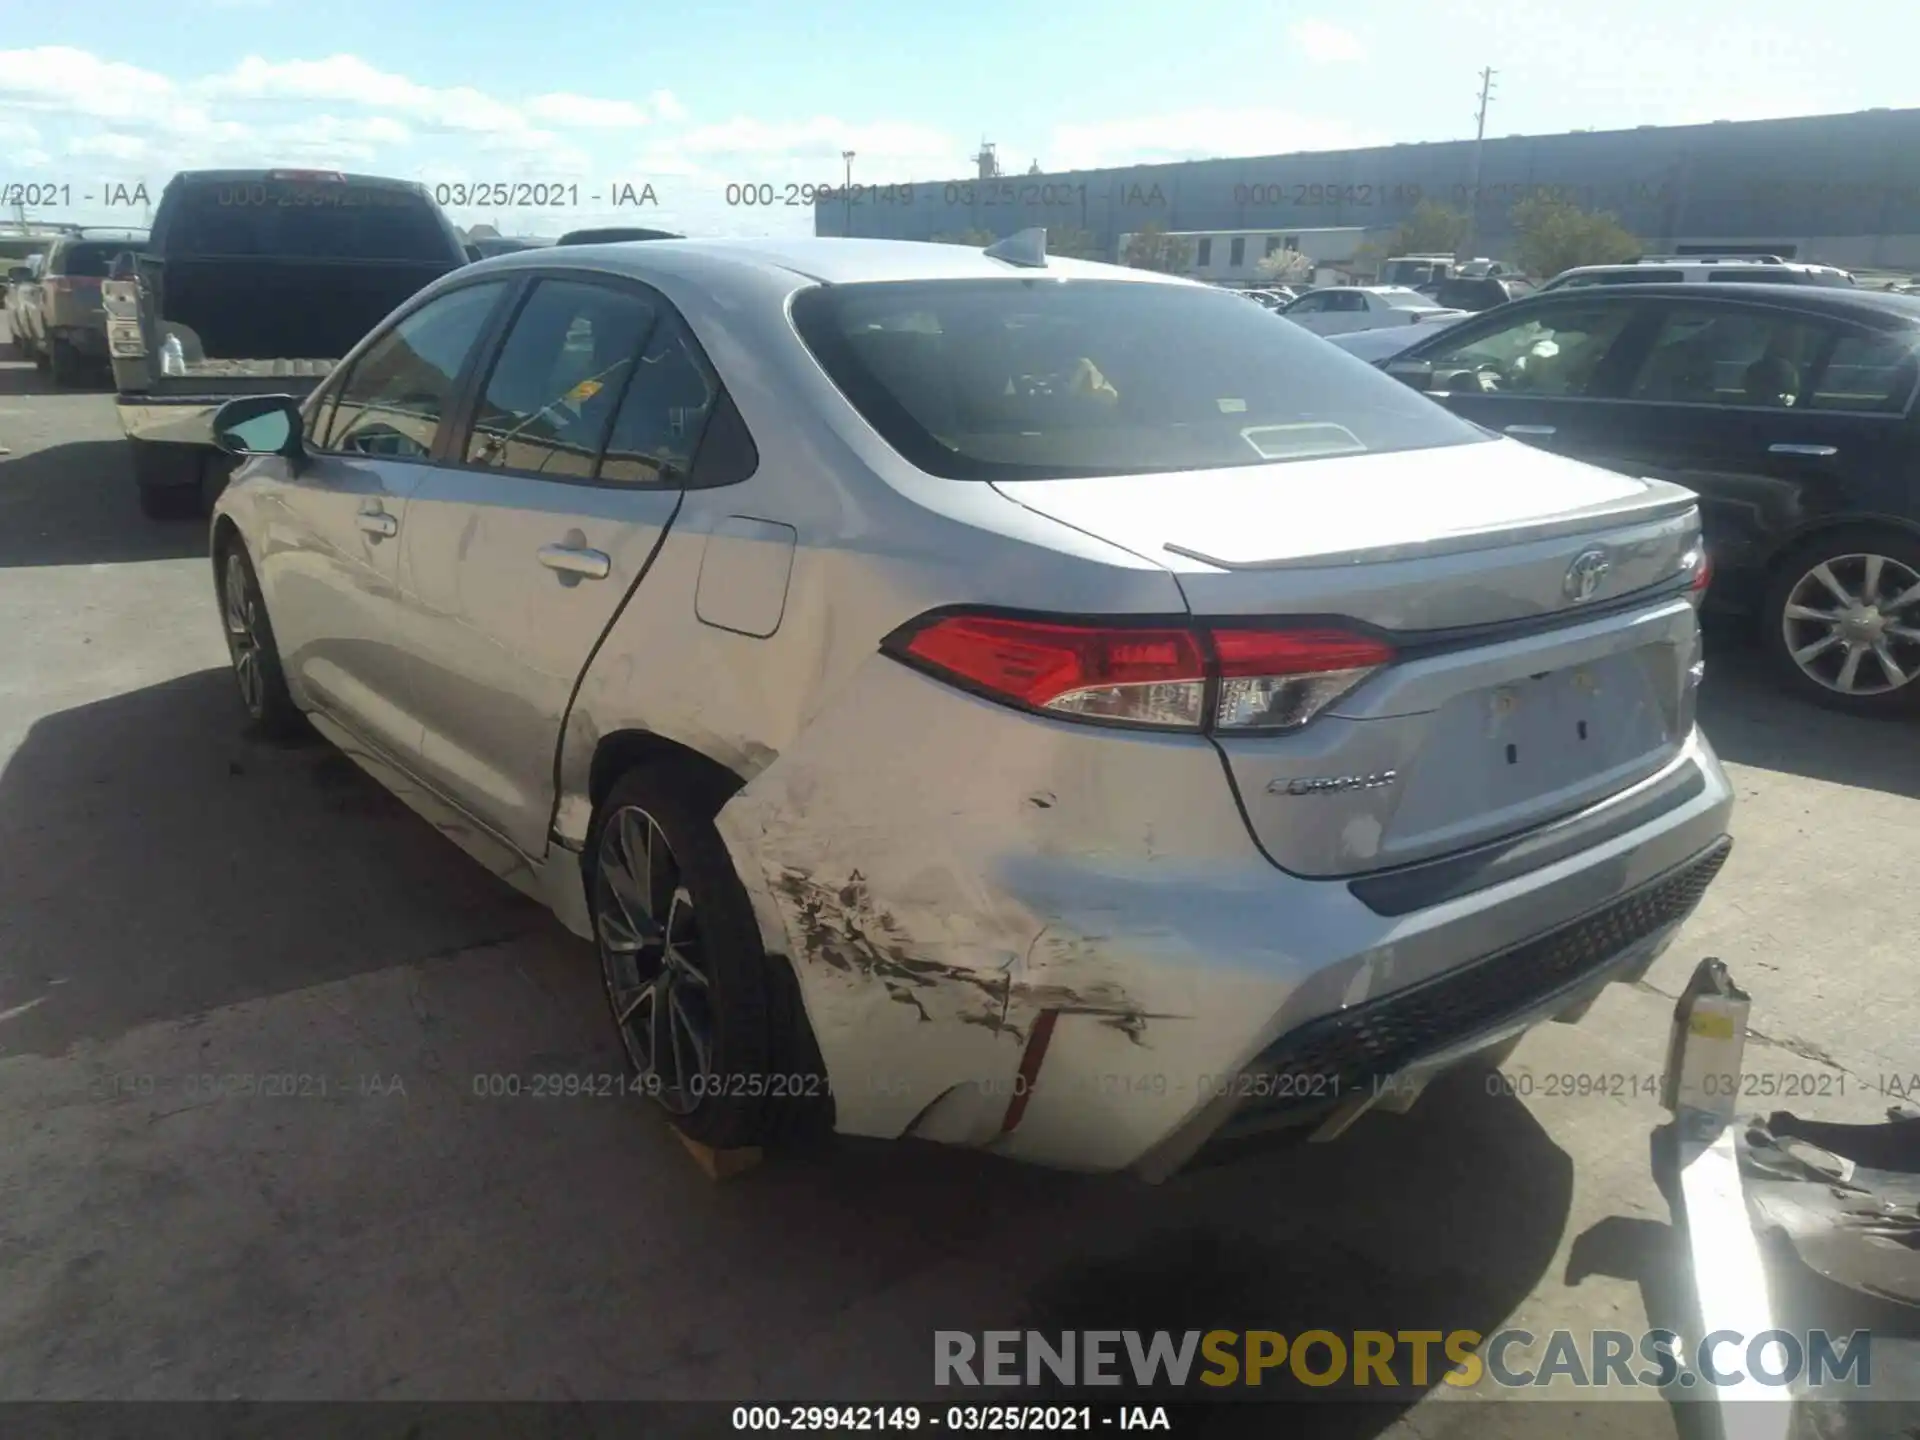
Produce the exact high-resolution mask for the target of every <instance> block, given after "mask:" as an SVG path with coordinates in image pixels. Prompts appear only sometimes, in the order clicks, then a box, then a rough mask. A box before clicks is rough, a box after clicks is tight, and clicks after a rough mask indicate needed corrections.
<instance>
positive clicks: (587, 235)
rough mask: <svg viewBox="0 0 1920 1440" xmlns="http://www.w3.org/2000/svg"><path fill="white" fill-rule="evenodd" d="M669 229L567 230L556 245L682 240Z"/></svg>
mask: <svg viewBox="0 0 1920 1440" xmlns="http://www.w3.org/2000/svg"><path fill="white" fill-rule="evenodd" d="M685 238H686V237H685V236H684V235H676V234H674V233H673V231H671V230H642V229H640V228H639V227H638V226H633V225H613V226H608V227H606V228H604V229H600V230H569V231H568V232H567V233H566V234H564V235H562V236H561V237H560V238H559V239H558V240H556V241H554V242H553V243H554V244H556V245H617V244H621V243H622V242H624V241H628V240H684V239H685Z"/></svg>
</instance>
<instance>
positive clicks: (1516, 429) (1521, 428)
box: [1506, 425, 1553, 435]
mask: <svg viewBox="0 0 1920 1440" xmlns="http://www.w3.org/2000/svg"><path fill="white" fill-rule="evenodd" d="M1506 433H1507V434H1509V435H1551V434H1553V426H1551V425H1509V426H1507V429H1506Z"/></svg>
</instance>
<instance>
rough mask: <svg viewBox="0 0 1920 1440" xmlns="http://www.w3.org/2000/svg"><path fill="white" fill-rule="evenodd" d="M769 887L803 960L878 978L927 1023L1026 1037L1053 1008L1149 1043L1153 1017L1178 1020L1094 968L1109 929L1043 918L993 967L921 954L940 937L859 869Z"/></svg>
mask: <svg viewBox="0 0 1920 1440" xmlns="http://www.w3.org/2000/svg"><path fill="white" fill-rule="evenodd" d="M774 888H775V889H776V891H777V892H778V893H779V895H780V896H781V898H782V900H783V901H784V902H785V904H786V906H787V908H788V910H789V913H790V915H791V916H792V919H793V931H794V934H795V935H796V937H797V938H798V940H799V942H800V951H801V953H800V956H799V958H800V959H801V960H803V961H806V962H811V963H817V964H821V965H826V966H829V967H831V968H832V969H834V970H836V971H839V972H840V973H841V974H843V975H848V976H852V977H856V978H860V979H865V980H870V981H873V982H876V983H878V984H879V985H881V986H882V987H883V988H884V989H885V991H886V994H887V996H888V998H889V999H891V1000H893V1001H895V1002H896V1003H898V1004H902V1005H907V1006H911V1007H912V1008H913V1009H914V1011H915V1012H916V1013H917V1015H918V1018H919V1019H920V1021H922V1022H925V1023H932V1022H933V1021H935V1020H952V1021H956V1022H958V1023H960V1024H963V1025H976V1026H980V1027H982V1028H983V1029H987V1030H991V1031H994V1032H996V1033H1000V1034H1005V1035H1007V1036H1008V1037H1009V1038H1011V1039H1013V1040H1014V1041H1016V1042H1017V1043H1020V1044H1024V1043H1025V1041H1026V1037H1027V1035H1028V1033H1029V1032H1030V1030H1031V1027H1032V1024H1033V1021H1034V1020H1035V1019H1036V1018H1037V1017H1038V1016H1039V1015H1040V1014H1041V1013H1042V1012H1044V1011H1049V1010H1051V1011H1055V1012H1057V1013H1060V1014H1068V1015H1093V1016H1097V1017H1099V1019H1100V1023H1101V1024H1103V1025H1107V1026H1109V1027H1110V1028H1112V1029H1114V1030H1117V1031H1119V1032H1120V1033H1121V1034H1123V1035H1125V1036H1126V1037H1127V1038H1128V1039H1129V1040H1131V1041H1132V1042H1133V1043H1134V1044H1136V1045H1141V1046H1145V1044H1146V1039H1145V1037H1146V1034H1147V1031H1148V1024H1149V1022H1150V1021H1153V1020H1158V1019H1172V1018H1176V1017H1174V1016H1172V1015H1168V1014H1162V1013H1155V1012H1153V1011H1150V1010H1148V1009H1147V1008H1146V1007H1145V1006H1143V1005H1142V1004H1140V1003H1139V1002H1138V1001H1137V1000H1135V999H1134V998H1133V997H1132V996H1130V995H1129V993H1128V992H1127V990H1126V988H1125V987H1124V986H1122V985H1121V984H1120V983H1118V982H1117V981H1116V980H1114V979H1112V978H1109V977H1107V976H1104V975H1101V974H1099V973H1098V972H1100V971H1101V970H1103V969H1105V968H1106V966H1107V965H1108V964H1109V963H1110V961H1109V957H1108V956H1107V954H1106V952H1105V946H1106V944H1107V943H1109V937H1108V936H1106V935H1088V936H1070V935H1062V934H1058V933H1055V926H1054V925H1053V923H1051V922H1048V923H1043V924H1041V925H1040V926H1039V928H1038V929H1037V930H1035V932H1034V934H1033V937H1032V939H1031V940H1030V941H1029V942H1028V944H1027V946H1026V947H1025V950H1024V952H1022V953H1020V954H1018V955H1015V954H1013V953H1009V954H1008V955H1007V956H1006V958H1005V962H1004V963H1003V964H1002V965H1001V966H1000V967H999V968H995V969H973V968H968V967H966V966H964V965H958V964H952V963H946V962H942V961H938V960H932V959H928V958H926V952H927V951H928V950H929V949H931V948H933V946H934V944H935V943H938V942H933V941H930V940H929V939H928V938H927V937H924V936H918V935H916V934H915V933H914V931H913V929H912V928H910V927H909V926H907V925H906V924H903V923H902V922H901V921H900V919H899V918H898V917H896V915H895V914H894V913H893V912H892V911H891V910H889V909H887V908H885V907H883V906H881V905H879V904H877V903H876V902H875V900H874V899H873V896H872V893H871V891H870V889H869V887H868V882H867V879H866V876H865V875H864V874H863V873H862V872H861V871H859V870H853V871H851V872H850V873H849V874H848V875H847V878H846V879H845V880H842V881H838V882H833V881H822V880H820V879H818V878H817V877H815V876H812V875H809V874H808V873H807V872H806V871H804V870H802V869H799V868H797V867H793V866H788V867H786V868H784V869H783V870H782V871H781V873H780V876H779V878H778V879H777V880H776V881H775V886H774ZM1088 972H1094V973H1091V974H1089V973H1088ZM1083 977H1084V978H1083ZM929 1007H932V1008H929Z"/></svg>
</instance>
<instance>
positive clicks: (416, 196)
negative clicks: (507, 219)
mask: <svg viewBox="0 0 1920 1440" xmlns="http://www.w3.org/2000/svg"><path fill="white" fill-rule="evenodd" d="M174 206H175V208H174V211H173V214H172V216H171V219H170V224H171V226H172V227H173V228H172V230H171V233H170V234H169V235H168V236H167V239H166V247H167V250H168V252H169V253H171V254H178V255H204V256H244V255H276V256H277V255H285V256H293V257H298V258H302V259H327V260H432V261H441V262H447V261H455V260H464V259H465V256H464V254H461V255H456V254H455V253H454V250H453V241H452V240H451V239H450V238H449V236H448V233H447V231H446V230H445V229H444V228H443V227H442V224H441V221H440V215H439V212H438V211H437V210H435V209H434V207H433V204H432V203H431V202H430V201H429V200H428V199H427V198H426V196H425V195H422V194H420V193H419V192H417V191H413V190H403V189H395V188H391V187H387V186H373V185H331V184H325V183H314V182H301V181H285V180H282V181H273V180H255V181H241V182H235V183H233V184H220V185H212V184H200V185H191V186H187V187H185V188H184V189H183V190H182V191H181V192H180V193H179V195H178V196H177V197H176V198H175V200H174Z"/></svg>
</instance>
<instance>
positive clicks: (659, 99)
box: [653, 90, 687, 120]
mask: <svg viewBox="0 0 1920 1440" xmlns="http://www.w3.org/2000/svg"><path fill="white" fill-rule="evenodd" d="M653 108H654V110H655V111H656V112H658V114H659V116H660V118H661V119H662V120H684V119H686V118H687V107H686V106H684V105H682V104H681V103H680V102H679V100H678V99H676V98H675V96H674V93H673V92H672V91H671V90H656V91H654V92H653Z"/></svg>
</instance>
